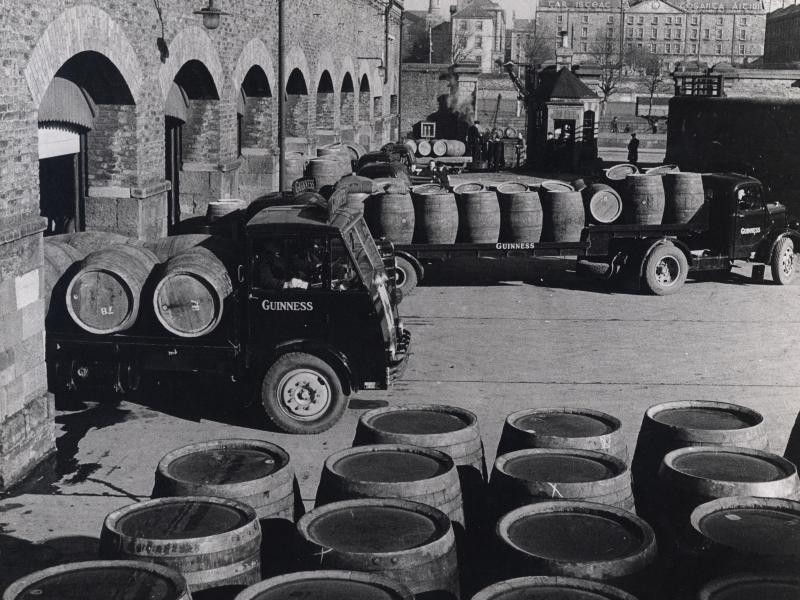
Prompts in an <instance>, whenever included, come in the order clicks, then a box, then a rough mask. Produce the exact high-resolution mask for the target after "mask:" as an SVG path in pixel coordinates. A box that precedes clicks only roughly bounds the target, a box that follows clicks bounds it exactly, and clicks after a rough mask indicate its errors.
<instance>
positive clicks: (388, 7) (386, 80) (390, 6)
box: [383, 0, 394, 85]
mask: <svg viewBox="0 0 800 600" xmlns="http://www.w3.org/2000/svg"><path fill="white" fill-rule="evenodd" d="M393 8H394V0H389V2H387V3H386V14H385V15H384V20H385V26H386V29H385V31H384V35H383V42H384V47H383V64H384V66H385V67H386V68H385V69H384V70H383V85H386V84H387V83H389V17H390V16H391V14H392V9H393Z"/></svg>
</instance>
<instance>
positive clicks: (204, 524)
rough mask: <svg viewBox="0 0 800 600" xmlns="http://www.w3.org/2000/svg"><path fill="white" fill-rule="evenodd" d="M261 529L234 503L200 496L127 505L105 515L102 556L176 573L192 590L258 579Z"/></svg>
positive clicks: (253, 517)
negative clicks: (156, 565) (159, 567)
mask: <svg viewBox="0 0 800 600" xmlns="http://www.w3.org/2000/svg"><path fill="white" fill-rule="evenodd" d="M260 551H261V527H260V526H259V523H258V519H257V517H256V512H255V510H253V508H251V507H250V506H248V505H246V504H243V503H241V502H237V501H235V500H226V499H224V498H212V497H201V496H188V497H182V498H164V499H160V500H150V501H149V502H142V503H140V504H133V505H130V506H127V507H125V508H121V509H119V510H116V511H114V512H112V513H111V514H109V515H108V516H107V517H106V519H105V522H104V523H103V530H102V533H101V535H100V553H101V555H102V556H103V557H105V558H114V559H117V558H124V559H136V560H142V561H147V562H155V563H159V564H162V565H164V566H167V567H171V568H173V569H175V570H176V571H178V572H180V573H181V574H182V575H183V576H184V577H185V578H186V582H187V583H188V584H189V588H190V590H191V591H192V592H196V591H199V590H205V589H210V588H217V587H223V586H229V585H249V584H252V583H256V582H257V581H260V580H261V557H260Z"/></svg>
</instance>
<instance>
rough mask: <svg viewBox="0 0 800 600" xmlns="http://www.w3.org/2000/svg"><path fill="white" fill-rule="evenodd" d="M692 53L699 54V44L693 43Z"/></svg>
mask: <svg viewBox="0 0 800 600" xmlns="http://www.w3.org/2000/svg"><path fill="white" fill-rule="evenodd" d="M692 54H697V44H692Z"/></svg>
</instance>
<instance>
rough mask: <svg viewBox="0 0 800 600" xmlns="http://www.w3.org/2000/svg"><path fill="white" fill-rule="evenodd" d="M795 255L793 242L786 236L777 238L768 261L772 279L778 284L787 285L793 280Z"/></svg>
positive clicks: (795, 262)
mask: <svg viewBox="0 0 800 600" xmlns="http://www.w3.org/2000/svg"><path fill="white" fill-rule="evenodd" d="M795 257H796V255H795V252H794V242H793V241H792V240H791V239H790V238H788V237H785V238H781V239H780V240H778V243H777V244H776V245H775V249H774V250H773V251H772V258H771V259H770V262H769V266H770V269H771V270H772V281H774V282H775V283H777V284H778V285H788V284H790V283H791V282H792V281H794V278H795V267H796V265H797V261H796V259H795Z"/></svg>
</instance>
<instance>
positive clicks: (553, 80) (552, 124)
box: [528, 66, 600, 171]
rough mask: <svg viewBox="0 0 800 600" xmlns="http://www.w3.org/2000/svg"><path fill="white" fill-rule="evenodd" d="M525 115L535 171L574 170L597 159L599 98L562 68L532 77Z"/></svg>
mask: <svg viewBox="0 0 800 600" xmlns="http://www.w3.org/2000/svg"><path fill="white" fill-rule="evenodd" d="M531 102H532V104H533V106H532V107H531V108H532V110H530V112H529V118H530V120H531V123H530V126H529V128H528V131H529V133H528V148H530V149H533V152H532V153H531V152H529V160H530V159H532V160H533V165H534V166H535V167H536V168H538V169H546V170H551V171H575V170H577V169H578V167H579V166H580V165H581V164H582V163H583V164H586V163H588V162H591V161H593V160H595V159H597V122H598V119H597V117H598V115H599V109H600V98H599V96H598V95H597V94H596V93H594V92H593V91H592V90H591V89H590V88H589V87H588V86H587V85H586V84H585V83H583V82H582V81H581V80H580V79H579V78H578V76H577V75H575V73H573V72H572V71H571V70H570V69H569V68H568V67H566V66H564V67H562V68H561V69H560V70H558V69H557V68H556V69H545V70H543V71H540V72H539V73H538V74H537V77H536V84H535V88H534V89H533V90H532V94H531Z"/></svg>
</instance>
